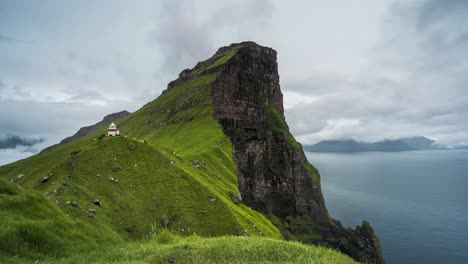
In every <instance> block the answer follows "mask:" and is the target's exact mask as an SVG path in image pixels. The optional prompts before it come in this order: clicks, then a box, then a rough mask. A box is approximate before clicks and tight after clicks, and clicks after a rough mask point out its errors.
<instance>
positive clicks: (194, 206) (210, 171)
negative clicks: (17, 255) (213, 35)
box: [0, 42, 383, 263]
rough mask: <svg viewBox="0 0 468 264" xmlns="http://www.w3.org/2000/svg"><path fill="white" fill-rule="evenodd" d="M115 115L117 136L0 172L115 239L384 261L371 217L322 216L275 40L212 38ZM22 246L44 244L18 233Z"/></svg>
mask: <svg viewBox="0 0 468 264" xmlns="http://www.w3.org/2000/svg"><path fill="white" fill-rule="evenodd" d="M115 122H116V124H117V126H118V127H119V129H120V132H121V133H120V134H121V136H120V137H103V136H102V135H104V134H105V128H99V129H97V130H94V131H91V132H89V133H87V134H85V135H83V136H81V137H77V138H74V139H72V140H70V141H68V142H65V143H64V144H59V145H55V146H52V147H50V148H48V149H46V150H44V151H42V152H41V153H40V154H38V155H35V156H32V157H30V158H28V159H25V160H21V161H18V162H15V163H12V164H8V165H5V166H2V167H0V175H2V177H5V178H6V179H8V180H9V181H11V182H13V183H14V184H16V185H18V186H21V190H22V192H31V193H33V192H40V193H42V194H43V195H44V197H45V198H46V199H49V200H52V201H55V203H56V205H57V207H58V208H59V209H60V210H61V211H63V212H64V213H66V215H67V216H68V217H72V218H73V219H75V220H76V221H79V222H83V223H86V224H90V225H92V226H95V227H103V228H106V230H111V231H110V232H111V233H112V234H113V236H115V237H119V238H120V239H122V240H129V239H130V240H135V239H142V238H144V237H146V236H148V234H150V233H151V232H154V230H156V232H161V230H171V231H172V232H175V233H177V234H178V235H184V236H187V235H191V234H195V233H196V234H197V235H201V236H220V235H248V236H254V237H255V236H266V237H272V238H280V237H283V238H286V239H293V240H300V241H303V242H307V243H312V244H316V245H324V246H328V247H332V248H335V249H337V250H340V251H342V252H344V253H345V254H348V255H349V256H351V257H353V258H354V259H356V260H359V261H364V262H374V263H383V258H382V256H381V252H380V251H381V250H380V243H379V241H378V238H377V236H376V235H375V233H374V230H373V229H372V227H371V226H370V224H369V223H367V222H363V225H362V226H360V227H357V228H356V229H355V230H352V229H345V228H344V227H343V226H341V224H340V223H339V222H338V221H336V220H334V219H332V218H330V216H329V215H328V211H327V210H326V207H325V203H324V200H323V196H322V194H321V190H320V175H319V173H318V171H317V170H316V169H315V168H314V167H313V166H312V165H311V164H310V163H309V162H308V161H307V159H306V158H305V155H304V153H303V151H302V147H301V145H300V144H299V143H297V142H296V141H295V140H294V138H293V137H292V135H291V134H290V132H289V128H288V126H287V124H286V121H285V118H284V114H283V105H282V94H281V90H280V87H279V76H278V72H277V62H276V51H274V50H273V49H271V48H266V47H262V46H260V45H258V44H256V43H254V42H243V43H237V44H232V45H230V46H227V47H223V48H220V49H219V50H218V52H216V54H215V55H214V56H213V57H212V58H210V59H208V60H205V61H203V62H199V63H198V64H197V65H196V66H195V67H194V68H193V69H191V70H184V71H182V72H181V74H180V75H179V78H178V79H177V80H175V81H173V82H170V83H169V84H168V88H167V89H166V90H165V91H164V92H163V93H162V94H161V96H159V97H158V98H157V99H155V100H154V101H151V102H149V103H147V104H146V105H144V106H143V107H142V108H140V109H139V110H137V111H136V112H134V113H132V114H129V115H127V116H125V117H123V118H120V119H118V120H116V121H115ZM44 179H46V180H44ZM8 223H10V222H6V223H4V225H8ZM28 223H29V222H28ZM11 226H14V225H13V224H9V225H8V227H11ZM15 230H16V231H15ZM17 230H18V229H12V231H11V232H13V233H12V234H17V233H15V232H20V231H17ZM41 232H42V231H41ZM20 233H21V232H20ZM18 234H19V233H18ZM11 237H14V238H15V239H18V241H22V240H21V239H22V238H19V237H17V236H16V235H11ZM9 239H11V238H9ZM6 241H8V240H6ZM21 245H23V244H21ZM33 245H34V244H33ZM1 247H2V245H1V244H0V248H1ZM31 249H34V250H39V251H41V248H36V247H33V246H30V245H29V244H25V249H24V250H26V251H28V250H31ZM21 252H23V251H21ZM23 253H24V252H23Z"/></svg>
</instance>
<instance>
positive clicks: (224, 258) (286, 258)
mask: <svg viewBox="0 0 468 264" xmlns="http://www.w3.org/2000/svg"><path fill="white" fill-rule="evenodd" d="M2 258H3V260H5V261H7V262H8V263H12V264H14V263H23V262H25V261H28V259H24V258H22V257H19V256H17V257H13V258H11V257H9V258H5V257H4V256H2V255H1V254H0V261H1V260H2ZM40 263H44V264H53V263H199V264H209V263H213V264H215V263H216V264H218V263H315V264H335V263H342V264H348V263H349V264H355V263H357V262H355V261H354V260H352V259H351V258H350V257H348V256H346V255H343V254H342V253H339V252H336V251H334V250H332V249H328V248H323V247H315V246H307V245H304V244H301V243H298V242H288V241H283V240H278V239H271V238H260V237H234V236H222V237H216V238H202V237H199V236H190V237H180V236H177V235H174V234H172V233H171V232H169V231H164V232H162V233H159V234H157V235H154V236H153V237H152V238H151V239H148V240H144V241H138V242H129V243H126V244H118V245H115V246H108V245H107V246H104V247H100V248H96V249H94V250H91V251H89V252H87V254H79V253H77V252H74V253H72V254H70V256H67V257H58V258H51V257H47V258H44V259H41V260H40Z"/></svg>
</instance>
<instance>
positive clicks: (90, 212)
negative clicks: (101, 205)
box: [88, 209, 96, 218]
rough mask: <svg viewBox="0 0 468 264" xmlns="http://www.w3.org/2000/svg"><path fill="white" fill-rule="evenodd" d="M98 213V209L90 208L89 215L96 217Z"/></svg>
mask: <svg viewBox="0 0 468 264" xmlns="http://www.w3.org/2000/svg"><path fill="white" fill-rule="evenodd" d="M95 215H96V209H88V217H90V218H94V216H95Z"/></svg>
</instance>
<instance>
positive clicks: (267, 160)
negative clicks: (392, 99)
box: [180, 42, 383, 263]
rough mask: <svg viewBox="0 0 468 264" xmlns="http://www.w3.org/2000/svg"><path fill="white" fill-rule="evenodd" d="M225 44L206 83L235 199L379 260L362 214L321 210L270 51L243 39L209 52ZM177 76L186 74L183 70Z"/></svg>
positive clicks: (289, 233)
mask: <svg viewBox="0 0 468 264" xmlns="http://www.w3.org/2000/svg"><path fill="white" fill-rule="evenodd" d="M233 50H235V53H234V54H233V55H232V57H230V58H229V59H228V60H227V61H226V62H225V63H224V64H221V65H218V66H217V67H221V68H222V69H221V73H220V75H219V77H218V78H217V79H216V81H215V82H214V83H213V84H212V98H213V104H214V113H213V116H214V118H215V119H216V120H218V122H219V123H220V124H221V126H222V128H223V130H224V133H225V134H226V135H227V136H228V137H229V138H230V140H231V141H232V144H233V151H234V158H235V162H236V165H237V177H238V187H239V191H240V196H241V198H242V201H243V202H244V203H245V204H247V205H248V206H250V207H252V208H254V209H256V210H258V211H261V212H263V213H264V214H265V215H267V216H269V218H270V219H271V220H272V222H273V223H274V224H276V225H277V226H278V227H279V228H280V229H281V230H282V232H283V235H284V237H285V238H291V239H299V240H302V241H305V242H310V243H314V244H323V245H327V246H330V247H334V248H337V249H339V250H341V251H343V252H345V253H346V254H348V255H350V256H352V257H353V258H355V259H357V260H359V261H363V262H372V263H383V258H382V255H381V252H380V251H381V250H380V243H379V240H378V238H377V236H376V235H375V233H374V230H373V229H372V227H371V226H370V225H369V224H368V223H367V222H364V223H363V225H362V227H357V228H356V229H355V230H352V229H345V228H343V227H342V226H341V224H340V223H339V222H338V221H336V220H333V219H332V218H330V217H329V215H328V211H327V208H326V207H325V201H324V199H323V195H322V192H321V187H320V175H319V173H318V171H317V170H316V169H315V168H314V167H313V166H312V165H311V164H310V163H309V162H308V161H307V159H306V157H305V155H304V152H303V150H302V146H301V145H300V144H299V143H297V142H296V141H295V140H294V138H293V136H292V135H291V134H290V132H289V128H288V126H287V124H286V121H285V117H284V113H283V111H284V110H283V95H282V93H281V90H280V85H279V75H278V65H277V62H276V51H275V50H273V49H271V48H267V47H262V46H260V45H258V44H256V43H254V42H243V43H239V44H232V45H231V46H228V47H223V48H221V49H219V50H218V52H217V53H216V54H215V55H214V57H220V56H221V55H222V54H226V53H227V52H232V51H233ZM208 62H209V61H208ZM202 63H207V62H202ZM199 64H200V63H199ZM196 68H197V67H195V69H194V70H196ZM217 70H219V69H217ZM180 78H190V72H189V71H187V70H185V71H184V72H182V73H181V75H180Z"/></svg>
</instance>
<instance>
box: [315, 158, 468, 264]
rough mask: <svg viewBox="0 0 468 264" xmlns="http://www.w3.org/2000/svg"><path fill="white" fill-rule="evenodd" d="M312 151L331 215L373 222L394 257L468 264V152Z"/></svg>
mask: <svg viewBox="0 0 468 264" xmlns="http://www.w3.org/2000/svg"><path fill="white" fill-rule="evenodd" d="M306 154H307V157H308V159H309V160H310V161H311V163H312V164H314V165H315V166H316V167H317V168H318V169H319V171H320V174H321V176H322V189H323V194H324V196H325V202H326V204H327V207H328V210H329V212H330V214H331V215H332V216H333V217H334V218H336V219H338V220H340V221H341V222H342V223H343V224H344V225H345V226H355V225H357V224H360V223H361V221H362V219H366V220H368V221H369V222H370V223H371V224H372V225H373V226H374V228H375V229H376V232H377V235H378V236H379V237H380V240H381V242H382V247H383V254H384V257H385V260H386V262H387V263H390V264H399V263H403V264H404V263H418V264H419V263H426V264H427V263H434V264H435V263H437V264H439V263H448V264H451V263H468V150H443V151H409V152H398V153H389V152H361V153H355V154H331V153H306Z"/></svg>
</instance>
